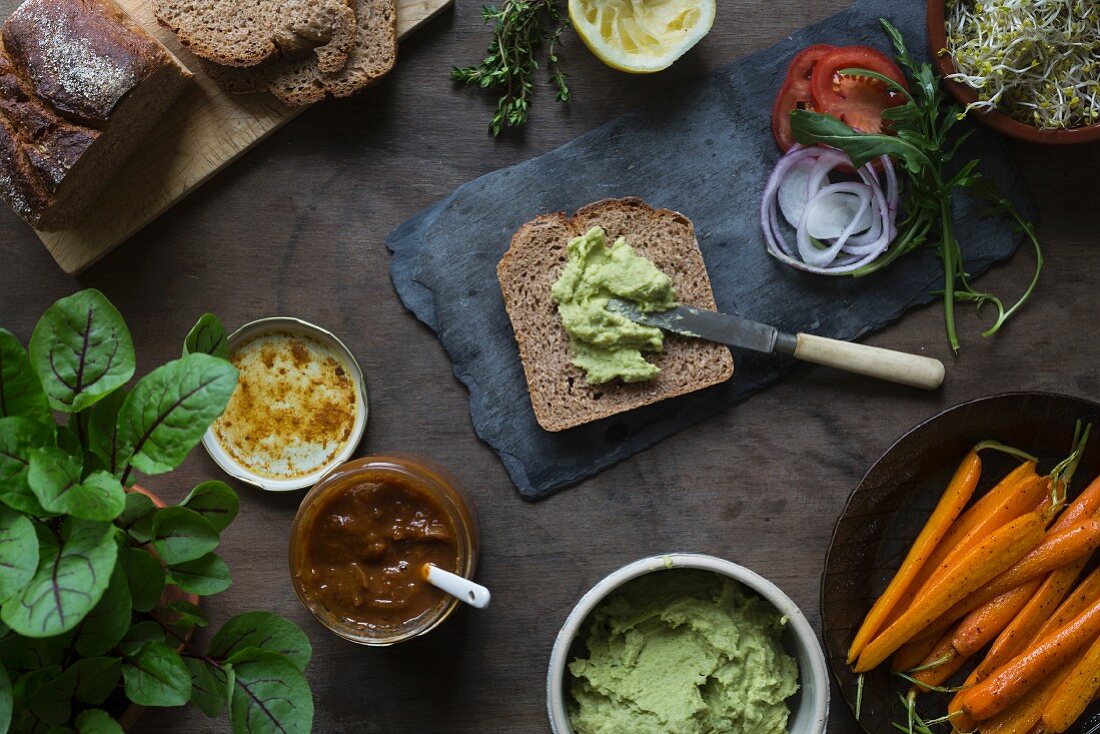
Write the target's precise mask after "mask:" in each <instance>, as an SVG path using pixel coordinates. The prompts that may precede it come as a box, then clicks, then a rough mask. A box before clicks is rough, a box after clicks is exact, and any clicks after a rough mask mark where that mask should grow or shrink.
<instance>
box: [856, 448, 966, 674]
mask: <svg viewBox="0 0 1100 734" xmlns="http://www.w3.org/2000/svg"><path fill="white" fill-rule="evenodd" d="M981 471H982V460H981V458H979V457H978V453H977V452H976V451H973V450H972V451H970V453H968V454H967V455H966V457H965V458H964V459H963V461H962V463H961V464H960V465H959V468H958V469H956V470H955V474H954V476H952V477H951V481H950V482H949V483H948V484H947V489H946V490H945V491H944V493H943V496H942V497H940V501H939V503H937V505H936V509H935V510H933V512H932V516H931V517H930V518H928V522H927V523H925V525H924V528H923V529H921V531H920V535H918V536H917V539H916V540H915V541H914V542H913V546H912V547H911V548H910V549H909V553H908V554H907V555H906V556H905V561H903V562H902V564H901V567H900V568H899V569H898V572H897V573H896V574H894V578H893V579H892V580H891V581H890V584H889V586H887V587H886V591H885V592H883V594H882V596H880V597H879V598H878V599H877V600H876V601H875V603H874V606H872V607H871V611H870V612H868V613H867V617H866V618H865V619H864V620H863V624H862V625H861V626H860V628H859V631H858V632H856V637H855V639H854V640H853V641H852V646H851V647H850V648H849V649H848V662H849V663H851V662H852V661H854V660H856V658H858V657H859V655H860V654H861V653H862V652H863V650H864V648H865V646H866V645H867V643H868V642H870V641H871V639H872V638H873V637H874V636H875V635H876V634H878V632H879V630H880V629H881V628H882V626H883V622H885V621H886V619H887V617H889V616H890V613H891V612H892V611H893V609H894V605H895V604H897V603H898V600H899V599H901V598H902V596H903V594H904V593H905V591H906V589H907V588H908V587H909V585H910V584H911V583H912V582H913V579H914V578H915V577H916V576H917V574H918V573H919V572H920V569H921V567H922V566H923V565H924V564H925V562H927V560H928V557H929V556H930V555H931V554H932V552H933V551H934V550H935V548H936V546H937V545H938V544H939V542H940V541H941V540H943V537H944V535H946V534H947V531H948V530H949V529H950V527H951V523H953V522H954V521H955V519H956V518H957V517H958V516H959V514H960V513H961V512H962V510H963V508H964V507H966V503H967V502H969V501H970V497H971V495H973V494H974V488H975V487H977V486H978V477H979V476H981ZM895 649H896V648H895ZM890 652H893V650H891V651H890ZM880 662H881V661H880Z"/></svg>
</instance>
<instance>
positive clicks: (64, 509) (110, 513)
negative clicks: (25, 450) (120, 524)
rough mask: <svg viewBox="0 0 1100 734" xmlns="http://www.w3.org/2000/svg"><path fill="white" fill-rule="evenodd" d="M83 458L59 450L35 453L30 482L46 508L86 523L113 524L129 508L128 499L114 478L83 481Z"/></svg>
mask: <svg viewBox="0 0 1100 734" xmlns="http://www.w3.org/2000/svg"><path fill="white" fill-rule="evenodd" d="M81 471H82V463H81V460H80V458H79V457H77V456H72V455H70V454H67V453H65V452H64V451H62V450H61V449H58V448H45V449H35V450H34V451H32V452H31V457H30V470H29V472H28V473H27V481H28V483H29V484H30V485H31V490H32V491H33V492H34V494H35V496H36V497H38V501H39V502H41V503H42V506H43V507H44V508H46V509H47V510H49V511H51V512H58V513H67V514H69V515H72V516H73V517H79V518H82V519H84V520H113V519H115V518H116V517H118V515H119V513H120V512H122V509H123V508H124V507H125V506H126V495H125V493H124V492H123V491H122V485H121V484H119V482H118V479H116V478H115V477H114V476H112V475H111V474H108V473H107V472H103V471H100V472H94V473H93V474H91V475H89V476H88V478H87V479H85V480H84V481H83V482H81V481H80V474H81Z"/></svg>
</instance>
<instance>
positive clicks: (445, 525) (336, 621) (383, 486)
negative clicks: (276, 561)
mask: <svg viewBox="0 0 1100 734" xmlns="http://www.w3.org/2000/svg"><path fill="white" fill-rule="evenodd" d="M364 461H365V462H366V463H365V465H363V464H364ZM405 461H407V460H405ZM354 465H360V466H358V467H357V468H354V469H352V470H345V467H353V466H354ZM417 466H418V465H397V464H385V463H384V462H383V463H382V464H380V463H378V462H374V463H372V462H370V461H369V460H361V461H359V462H351V463H350V464H346V465H344V466H343V467H341V468H340V469H338V470H337V471H336V472H334V474H333V475H330V476H329V477H327V478H326V479H324V480H322V482H321V483H319V484H318V485H317V487H315V488H314V490H313V491H312V492H310V494H309V496H307V497H306V499H305V500H304V501H303V503H302V506H301V508H300V509H299V512H298V517H297V518H296V519H295V523H294V528H293V531H292V533H293V535H292V539H291V557H290V562H291V573H292V577H293V581H294V586H295V590H296V591H297V592H298V595H299V597H300V598H301V599H302V601H303V603H304V604H305V605H306V606H307V608H309V609H310V611H312V612H313V613H314V615H315V616H317V618H318V619H319V620H320V621H321V622H322V623H324V624H325V625H326V626H328V627H329V628H330V629H332V630H333V631H335V632H337V634H340V635H342V636H345V637H348V638H349V639H356V641H364V642H365V641H366V640H363V639H358V638H369V639H370V640H372V641H377V642H381V644H385V642H382V641H389V640H390V638H391V637H393V636H395V635H401V634H403V631H408V630H409V629H413V628H417V627H418V626H420V624H421V623H422V622H424V621H427V622H428V623H429V624H431V626H434V624H432V623H431V620H430V619H426V618H430V617H433V616H436V615H438V614H440V613H443V614H444V616H445V612H446V611H449V607H451V606H452V604H451V603H452V602H453V601H454V600H453V599H451V597H449V596H447V595H446V594H444V593H443V592H442V591H440V590H438V589H436V588H435V587H434V586H431V585H430V584H429V583H428V582H427V581H426V580H425V578H424V575H423V572H422V569H423V566H424V564H426V563H432V564H434V565H436V566H438V567H439V568H442V569H444V570H447V571H451V572H452V573H458V574H463V575H466V574H467V573H468V572H469V569H468V568H467V566H468V564H467V560H468V559H467V558H466V557H468V556H469V555H470V550H471V549H470V547H469V545H470V544H469V541H470V534H469V528H468V527H467V524H468V523H467V520H468V518H469V515H468V514H467V513H466V512H465V508H464V506H463V505H462V504H456V503H455V502H454V498H455V497H457V495H454V494H453V493H452V494H450V495H449V494H448V493H447V492H446V491H445V489H446V488H444V487H441V486H439V485H438V484H437V483H436V481H435V479H436V478H438V475H433V474H430V473H429V474H421V473H420V472H418V471H416V469H417ZM429 471H430V470H429ZM441 489H443V490H444V491H442V492H441ZM402 639H404V638H403V637H402Z"/></svg>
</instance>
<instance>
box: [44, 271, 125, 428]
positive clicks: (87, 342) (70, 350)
mask: <svg viewBox="0 0 1100 734" xmlns="http://www.w3.org/2000/svg"><path fill="white" fill-rule="evenodd" d="M30 359H31V364H32V365H34V369H35V371H36V372H38V377H39V379H41V380H42V386H43V388H44V389H45V391H46V397H47V398H48V399H49V402H50V407H51V408H53V409H54V410H58V411H61V412H62V413H75V412H77V411H79V410H83V409H84V408H87V407H88V406H89V405H92V404H94V403H95V402H96V401H97V400H99V399H100V398H102V397H103V396H104V395H106V394H107V393H109V392H111V391H112V390H116V389H117V388H120V387H122V386H123V385H125V384H126V382H127V381H128V380H129V379H130V378H131V377H133V375H134V343H133V341H132V340H131V338H130V331H129V329H127V328H126V322H125V321H123V320H122V314H120V313H119V312H118V309H116V308H115V307H114V306H113V305H111V302H110V301H108V300H107V298H106V297H105V296H104V295H103V294H102V293H100V292H99V291H97V290H94V289H89V290H85V291H80V292H79V293H74V294H73V295H71V296H69V297H68V298H62V299H61V300H60V301H58V302H57V303H55V304H54V305H52V306H50V307H49V308H48V309H46V312H45V313H44V314H42V318H41V319H39V321H38V325H37V326H35V327H34V333H33V334H32V335H31V344H30Z"/></svg>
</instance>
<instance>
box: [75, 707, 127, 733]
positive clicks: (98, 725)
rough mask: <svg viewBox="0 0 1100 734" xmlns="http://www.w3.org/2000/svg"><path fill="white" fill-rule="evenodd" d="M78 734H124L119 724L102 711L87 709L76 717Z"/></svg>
mask: <svg viewBox="0 0 1100 734" xmlns="http://www.w3.org/2000/svg"><path fill="white" fill-rule="evenodd" d="M76 731H77V734H123V732H122V727H121V726H119V723H118V722H117V721H115V720H114V719H112V718H111V715H110V714H108V713H107V712H106V711H103V710H102V709H87V710H85V711H81V712H80V715H79V716H77V717H76Z"/></svg>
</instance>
